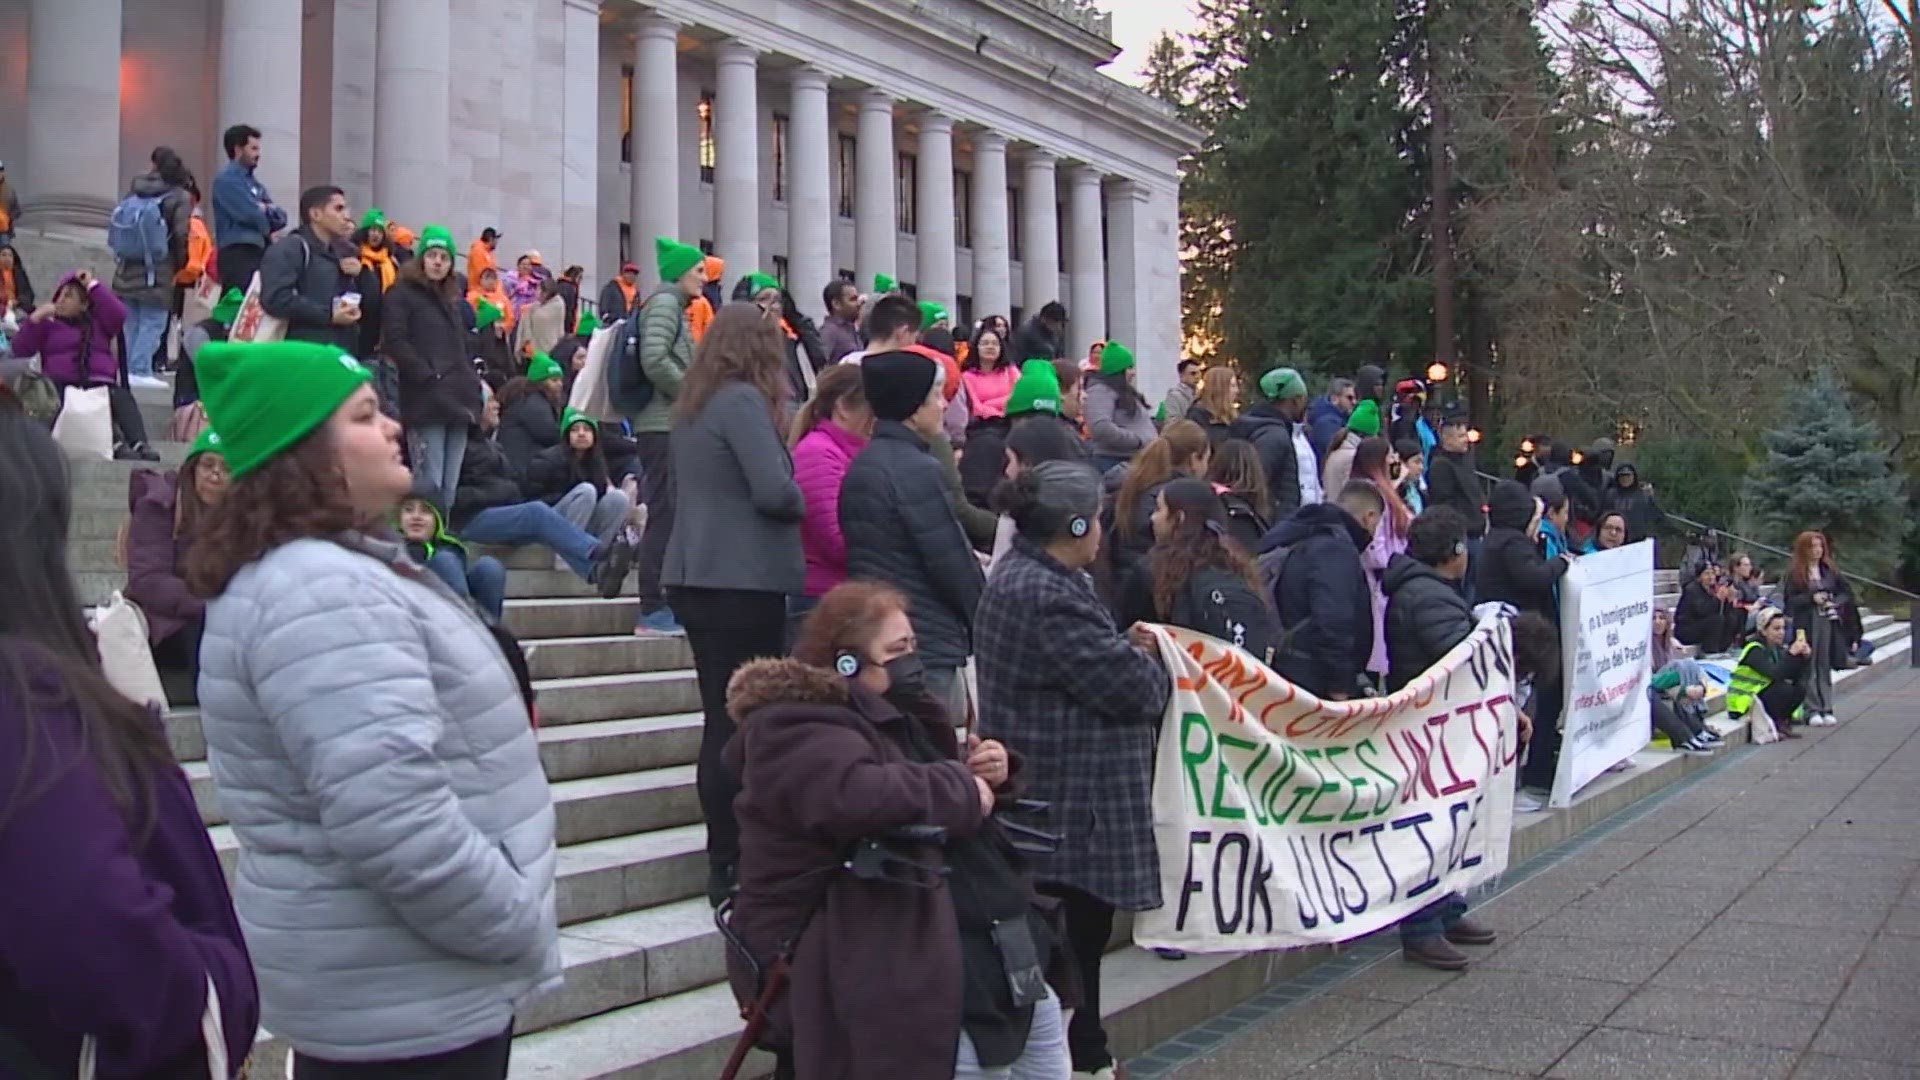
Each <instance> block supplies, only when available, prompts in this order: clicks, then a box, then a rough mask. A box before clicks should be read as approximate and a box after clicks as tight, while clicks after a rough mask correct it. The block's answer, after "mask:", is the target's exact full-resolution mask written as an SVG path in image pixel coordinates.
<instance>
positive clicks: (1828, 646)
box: [1724, 531, 1853, 727]
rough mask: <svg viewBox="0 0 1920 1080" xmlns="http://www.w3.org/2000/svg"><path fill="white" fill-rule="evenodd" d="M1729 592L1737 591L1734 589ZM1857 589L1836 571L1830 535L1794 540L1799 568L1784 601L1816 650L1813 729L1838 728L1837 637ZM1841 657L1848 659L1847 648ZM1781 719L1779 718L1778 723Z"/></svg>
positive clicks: (1811, 673)
mask: <svg viewBox="0 0 1920 1080" xmlns="http://www.w3.org/2000/svg"><path fill="white" fill-rule="evenodd" d="M1724 588H1725V589H1727V590H1729V591H1731V590H1732V589H1733V586H1732V585H1731V584H1728V585H1726V586H1724ZM1852 598H1853V589H1852V588H1851V587H1850V586H1848V585H1847V581H1846V579H1845V578H1843V577H1841V576H1840V573H1839V571H1837V570H1835V569H1834V568H1833V562H1832V552H1831V551H1830V550H1829V549H1828V545H1827V537H1826V534H1824V533H1818V532H1813V531H1808V532H1803V533H1801V534H1800V535H1799V536H1797V537H1795V538H1794V541H1793V566H1792V567H1791V568H1790V569H1789V570H1788V571H1787V580H1786V583H1785V587H1784V588H1783V589H1782V590H1781V596H1780V599H1781V601H1782V603H1784V604H1785V605H1786V608H1787V618H1788V619H1789V620H1791V621H1792V623H1793V631H1794V636H1795V638H1796V639H1797V638H1799V637H1800V636H1801V635H1803V634H1804V635H1805V637H1806V641H1807V644H1808V645H1810V646H1811V647H1812V651H1811V652H1810V653H1808V656H1807V669H1806V678H1805V679H1804V680H1803V684H1804V685H1805V687H1806V691H1807V694H1806V707H1807V724H1808V725H1809V726H1811V727H1832V726H1833V725H1835V724H1837V723H1839V721H1838V720H1837V719H1835V718H1834V715H1833V668H1834V638H1836V637H1839V636H1840V635H1841V631H1840V628H1839V625H1840V620H1841V615H1842V612H1841V604H1842V603H1843V602H1847V601H1851V600H1852ZM1840 652H1841V655H1842V656H1844V655H1845V654H1846V648H1845V647H1844V646H1842V648H1841V650H1840ZM1776 719H1777V718H1776Z"/></svg>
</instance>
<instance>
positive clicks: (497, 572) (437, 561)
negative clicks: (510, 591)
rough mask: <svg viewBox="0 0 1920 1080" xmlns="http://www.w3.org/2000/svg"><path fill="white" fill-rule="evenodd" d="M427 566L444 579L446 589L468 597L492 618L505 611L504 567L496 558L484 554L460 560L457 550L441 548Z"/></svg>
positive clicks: (428, 561) (498, 616) (505, 578)
mask: <svg viewBox="0 0 1920 1080" xmlns="http://www.w3.org/2000/svg"><path fill="white" fill-rule="evenodd" d="M427 569H429V570H431V571H433V572H434V573H435V574H436V575H438V576H439V578H440V580H441V581H444V582H446V583H447V588H449V589H452V590H453V591H454V592H456V593H459V594H460V595H461V596H465V597H468V598H470V599H472V601H473V602H474V603H475V604H478V605H479V606H480V610H482V611H484V612H486V613H487V614H489V615H491V616H493V618H494V619H495V621H498V620H499V618H500V614H501V612H503V611H505V610H506V606H507V568H506V567H505V566H502V565H501V563H500V560H499V559H496V558H493V557H492V556H488V555H477V556H470V557H468V558H466V559H462V558H461V557H460V553H459V552H457V551H453V550H451V549H448V548H444V547H443V548H441V549H440V550H439V551H436V552H434V553H433V558H431V559H428V560H427Z"/></svg>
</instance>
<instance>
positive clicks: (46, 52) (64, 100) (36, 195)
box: [13, 0, 298, 294]
mask: <svg viewBox="0 0 1920 1080" xmlns="http://www.w3.org/2000/svg"><path fill="white" fill-rule="evenodd" d="M120 23H121V10H120V0H33V8H32V10H31V14H29V16H28V30H27V52H26V56H25V58H24V59H25V60H26V62H27V138H26V154H25V160H24V161H21V162H19V163H17V165H16V171H15V172H14V174H13V187H14V190H16V191H18V192H20V201H21V203H22V206H21V209H22V211H23V212H24V213H25V214H27V215H28V216H29V218H30V219H31V218H32V217H40V216H42V215H44V218H48V219H52V220H54V221H62V222H67V223H70V224H80V225H97V226H104V225H105V224H106V220H107V214H108V212H109V211H111V210H112V209H113V203H114V200H115V199H116V198H117V197H118V195H119V193H120V191H121V189H122V186H123V185H124V184H125V183H126V180H127V178H126V177H124V176H121V175H120ZM295 75H296V76H297V75H298V70H297V69H296V71H295ZM19 165H24V166H25V168H24V169H20V168H19V167H18V166H19ZM46 291H47V292H48V293H49V294H51V293H52V291H53V290H52V289H51V288H48V289H47V290H46Z"/></svg>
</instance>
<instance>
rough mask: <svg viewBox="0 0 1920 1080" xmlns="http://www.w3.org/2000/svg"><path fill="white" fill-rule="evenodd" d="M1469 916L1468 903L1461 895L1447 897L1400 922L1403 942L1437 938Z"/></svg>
mask: <svg viewBox="0 0 1920 1080" xmlns="http://www.w3.org/2000/svg"><path fill="white" fill-rule="evenodd" d="M1466 915H1467V902H1466V901H1465V900H1464V899H1462V898H1461V896H1460V894H1459V893H1448V894H1447V895H1445V896H1443V897H1441V898H1440V899H1438V900H1435V901H1434V902H1433V903H1431V904H1428V905H1427V906H1426V907H1423V908H1421V909H1420V910H1419V911H1416V912H1414V913H1413V914H1411V915H1409V916H1407V917H1406V918H1404V919H1401V920H1400V940H1401V941H1421V940H1423V939H1427V938H1437V937H1439V936H1440V935H1442V934H1444V933H1446V932H1447V928H1448V927H1451V926H1452V925H1453V924H1454V923H1457V922H1459V921H1460V920H1461V919H1463V918H1465V917H1466Z"/></svg>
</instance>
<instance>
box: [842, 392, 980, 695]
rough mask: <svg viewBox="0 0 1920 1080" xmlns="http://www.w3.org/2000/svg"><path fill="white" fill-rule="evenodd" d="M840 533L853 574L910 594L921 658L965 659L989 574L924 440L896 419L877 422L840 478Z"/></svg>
mask: <svg viewBox="0 0 1920 1080" xmlns="http://www.w3.org/2000/svg"><path fill="white" fill-rule="evenodd" d="M840 532H841V534H842V535H844V536H845V537H846V541H847V573H848V575H849V576H850V577H856V578H872V579H874V580H877V581H884V582H887V583H888V584H890V585H892V586H894V587H895V588H897V589H899V590H900V591H901V592H903V593H905V594H906V595H907V600H908V601H909V603H910V605H911V608H910V610H911V612H912V617H913V630H914V634H915V635H916V636H917V637H918V638H919V639H920V644H919V650H920V658H921V660H922V662H924V663H925V664H926V665H927V666H929V667H959V666H960V665H962V664H964V663H966V660H967V656H968V655H969V654H971V653H972V651H973V616H974V609H975V608H976V607H977V606H979V603H980V592H981V590H982V589H983V588H984V587H985V585H986V578H985V575H983V574H982V573H981V571H980V562H979V560H977V559H975V558H974V556H973V545H971V544H969V543H968V542H967V536H966V533H964V532H962V531H961V529H960V521H959V519H958V518H956V517H955V516H954V513H953V506H952V504H951V503H950V502H949V501H948V497H947V478H946V476H945V475H944V474H943V473H942V471H941V468H940V463H939V462H938V461H936V460H934V457H933V454H932V453H931V452H929V450H928V448H927V440H925V439H923V438H921V437H920V436H919V435H918V434H916V433H915V432H913V431H912V430H911V429H909V428H908V427H907V426H906V425H905V424H902V423H899V422H898V421H893V420H882V421H880V422H879V423H877V424H875V425H874V430H873V440H872V441H871V442H869V443H868V444H867V448H866V449H865V450H862V451H861V452H860V456H859V457H857V458H854V459H853V464H852V465H851V466H849V467H848V469H847V475H846V478H845V479H844V480H842V481H841V485H840Z"/></svg>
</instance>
